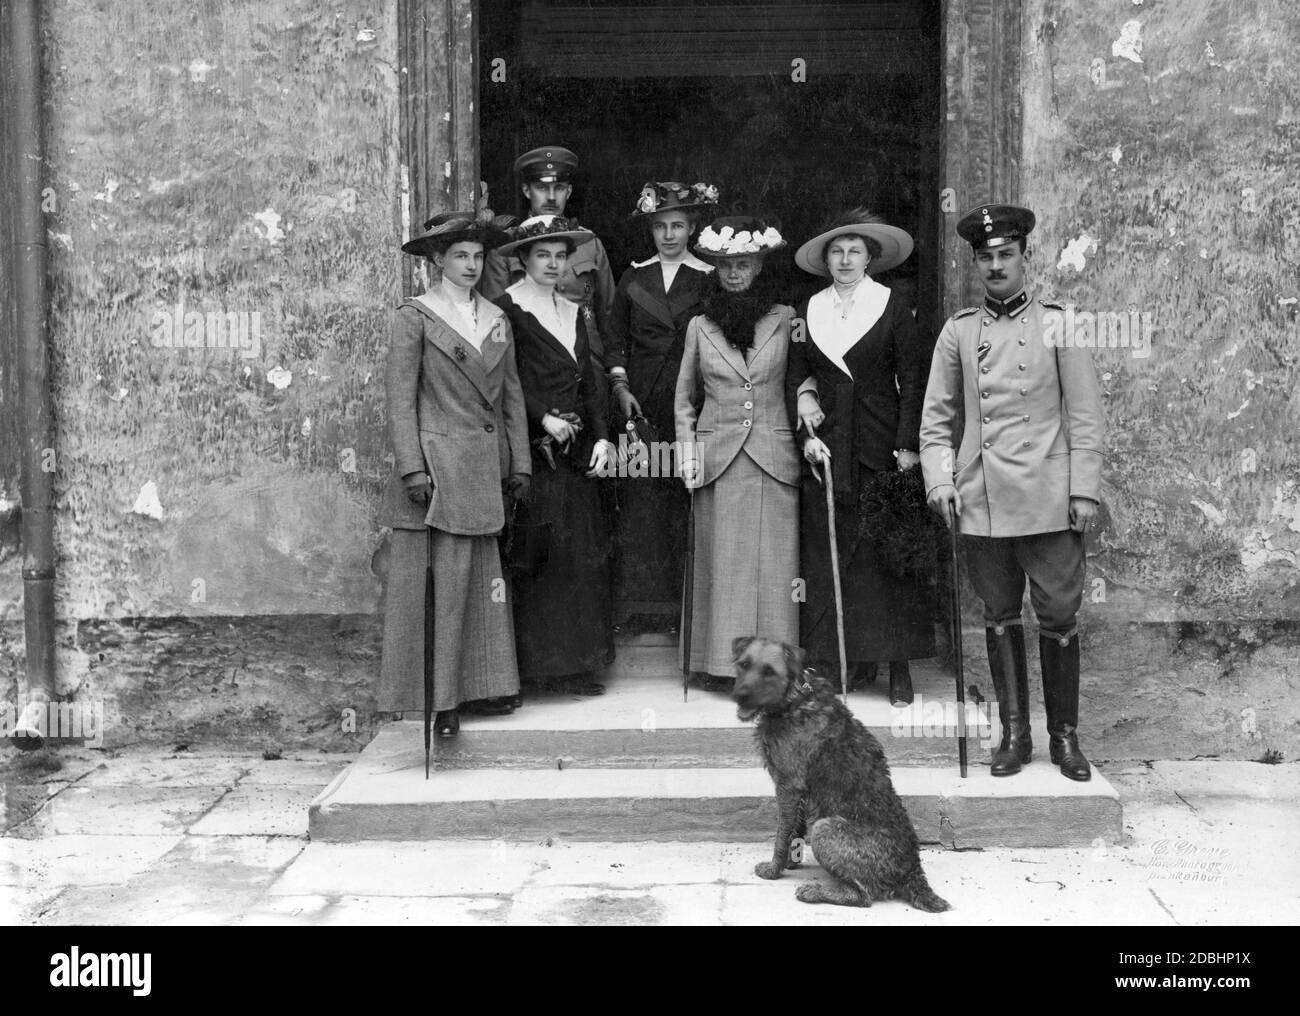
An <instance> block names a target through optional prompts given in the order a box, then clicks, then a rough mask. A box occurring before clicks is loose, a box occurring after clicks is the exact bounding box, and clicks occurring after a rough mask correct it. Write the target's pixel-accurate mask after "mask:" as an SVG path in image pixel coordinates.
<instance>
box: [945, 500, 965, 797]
mask: <svg viewBox="0 0 1300 1016" xmlns="http://www.w3.org/2000/svg"><path fill="white" fill-rule="evenodd" d="M949 507H951V505H950V506H949ZM951 519H952V522H951V525H949V527H948V531H949V535H950V539H951V548H952V597H951V599H950V600H949V610H950V611H951V612H952V653H953V668H954V669H955V670H956V672H957V760H958V763H959V765H960V766H961V778H962V779H963V780H964V779H966V676H965V668H964V667H963V665H962V652H961V568H960V565H959V564H958V560H959V559H958V557H957V514H956V512H953V513H952V515H951Z"/></svg>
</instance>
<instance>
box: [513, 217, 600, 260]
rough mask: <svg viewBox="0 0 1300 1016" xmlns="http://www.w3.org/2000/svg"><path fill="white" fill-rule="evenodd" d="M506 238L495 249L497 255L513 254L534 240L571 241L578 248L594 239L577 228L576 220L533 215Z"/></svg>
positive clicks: (588, 231) (581, 228) (591, 233)
mask: <svg viewBox="0 0 1300 1016" xmlns="http://www.w3.org/2000/svg"><path fill="white" fill-rule="evenodd" d="M507 236H508V240H507V242H506V243H503V244H501V246H499V247H498V248H497V252H498V253H499V254H502V255H507V254H513V253H514V252H515V250H516V249H517V248H519V247H522V246H523V245H524V244H526V243H532V242H534V241H535V240H571V241H573V245H574V246H575V247H580V246H582V244H584V243H587V242H589V241H591V240H594V239H595V238H596V234H595V233H593V232H592V231H591V230H590V229H584V228H583V227H581V226H579V225H578V220H577V219H566V218H565V217H564V216H562V215H534V216H533V217H532V218H531V219H525V220H524V221H523V222H521V223H519V225H517V226H515V227H514V229H511V230H510V231H509V232H508V234H507Z"/></svg>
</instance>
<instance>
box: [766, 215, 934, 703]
mask: <svg viewBox="0 0 1300 1016" xmlns="http://www.w3.org/2000/svg"><path fill="white" fill-rule="evenodd" d="M911 252H912V238H911V237H910V236H908V234H907V233H906V232H904V231H903V230H901V229H898V228H896V227H894V226H889V225H886V224H885V223H883V222H882V221H881V220H880V219H879V218H877V217H875V216H873V215H871V214H870V213H868V212H866V211H865V210H864V209H855V210H853V211H851V212H849V213H847V214H845V215H844V216H841V217H840V218H839V219H837V220H836V221H835V222H833V223H832V224H831V225H830V226H829V227H828V228H827V229H826V230H824V231H823V232H822V233H820V234H819V235H817V236H815V237H813V238H812V239H811V240H809V241H808V242H807V243H805V244H804V245H803V246H802V247H800V248H799V251H798V252H797V253H796V255H795V263H796V264H797V265H798V266H799V267H800V268H802V269H803V270H804V271H806V272H809V273H811V274H814V275H821V276H824V277H829V278H830V280H831V284H830V285H829V286H827V287H826V288H825V289H823V290H821V291H820V292H818V293H815V294H814V295H813V296H812V297H810V298H809V299H808V300H807V302H806V303H804V304H803V305H802V306H801V307H799V309H798V317H799V318H801V319H802V320H803V322H804V328H805V339H806V341H804V342H796V343H792V344H791V354H790V366H789V370H788V372H787V375H786V391H787V398H788V400H789V403H790V406H791V410H792V414H795V415H796V418H797V419H798V420H799V422H800V427H799V430H800V433H799V438H798V439H799V442H800V444H801V446H802V448H803V451H804V459H805V463H806V464H805V466H804V474H803V483H802V495H803V496H802V499H801V500H802V505H801V510H800V562H801V567H802V569H803V576H804V578H805V579H806V580H807V588H806V599H805V602H804V603H803V605H802V607H801V610H800V639H801V644H802V645H803V647H804V648H805V649H806V650H808V653H809V656H810V657H811V658H812V659H815V660H819V661H821V663H822V664H823V665H826V666H828V669H829V668H830V667H831V666H833V664H834V661H836V660H837V659H838V655H839V652H838V647H837V639H836V624H835V600H834V589H833V584H832V578H831V562H830V545H829V532H828V519H827V513H826V494H825V489H824V488H823V487H822V486H820V482H821V478H822V475H823V472H822V469H823V467H822V463H823V462H824V461H825V460H826V459H830V462H831V467H832V474H833V479H834V487H835V529H836V535H837V539H838V547H839V557H840V574H841V581H842V586H843V593H844V611H845V624H844V629H845V642H846V649H847V656H848V660H849V665H850V668H851V674H852V675H853V676H859V677H865V678H866V680H868V681H871V680H874V678H875V672H876V668H877V665H878V664H879V663H880V662H883V661H888V662H889V683H890V698H891V700H892V701H894V702H895V703H906V702H911V701H912V682H911V671H910V668H909V666H908V661H909V660H914V659H922V658H925V657H930V656H933V655H934V653H935V648H934V613H935V611H934V594H933V591H932V589H930V588H929V586H928V584H927V583H925V582H922V581H919V580H917V579H915V578H909V577H899V576H898V575H896V574H894V573H893V572H892V571H891V569H890V568H888V567H887V566H886V565H885V563H884V562H883V561H882V560H881V559H880V557H879V555H878V554H877V552H876V550H875V548H874V547H873V546H872V541H871V540H870V539H867V538H864V537H865V535H866V534H865V532H864V526H863V525H862V518H863V506H862V503H861V499H862V497H863V495H864V494H869V493H870V487H871V483H872V479H873V477H874V476H875V475H876V474H877V473H878V472H880V471H881V470H890V469H907V468H909V467H911V466H915V465H917V463H918V462H919V461H920V456H919V451H918V449H919V440H918V432H919V430H920V423H921V406H922V403H923V401H924V398H925V385H926V378H927V375H928V372H929V365H930V349H931V344H930V343H928V342H926V341H925V340H924V338H923V336H922V335H921V332H920V330H919V329H918V328H917V326H916V322H915V320H914V319H913V317H912V313H911V310H910V309H909V308H908V307H907V306H906V304H905V303H904V302H903V300H902V299H901V298H900V297H899V296H898V295H897V294H895V293H894V292H892V291H891V290H890V289H888V288H887V287H886V286H883V285H881V284H880V283H878V282H876V281H875V279H873V278H872V277H871V276H872V275H875V274H878V273H880V272H884V271H887V270H889V269H890V268H894V267H896V266H897V265H900V264H902V263H903V262H904V261H905V260H907V258H908V256H909V255H910V254H911ZM805 379H810V380H809V381H805ZM801 382H804V383H802V384H801ZM796 405H797V407H798V408H797V411H796V410H795V406H796ZM835 669H837V668H835Z"/></svg>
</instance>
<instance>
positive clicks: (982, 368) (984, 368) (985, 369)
mask: <svg viewBox="0 0 1300 1016" xmlns="http://www.w3.org/2000/svg"><path fill="white" fill-rule="evenodd" d="M988 372H989V369H988V368H987V367H981V368H980V373H981V374H987V373H988Z"/></svg>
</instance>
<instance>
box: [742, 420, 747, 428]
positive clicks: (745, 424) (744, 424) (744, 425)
mask: <svg viewBox="0 0 1300 1016" xmlns="http://www.w3.org/2000/svg"><path fill="white" fill-rule="evenodd" d="M741 426H742V427H748V426H749V421H748V420H746V421H745V422H744V423H742V424H741Z"/></svg>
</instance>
